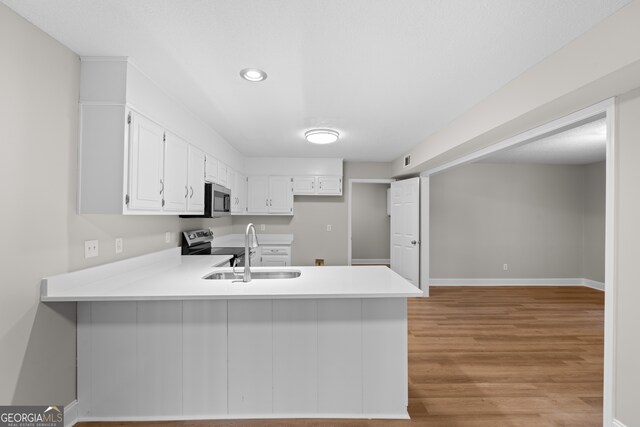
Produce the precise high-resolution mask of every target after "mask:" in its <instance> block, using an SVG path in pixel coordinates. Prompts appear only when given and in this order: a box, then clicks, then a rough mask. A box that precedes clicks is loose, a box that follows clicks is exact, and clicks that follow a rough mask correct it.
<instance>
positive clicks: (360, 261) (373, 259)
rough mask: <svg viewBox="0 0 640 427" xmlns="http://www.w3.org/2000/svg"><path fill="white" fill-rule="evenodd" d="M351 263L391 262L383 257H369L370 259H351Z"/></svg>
mask: <svg viewBox="0 0 640 427" xmlns="http://www.w3.org/2000/svg"><path fill="white" fill-rule="evenodd" d="M351 264H352V265H353V264H364V265H369V264H391V260H389V259H388V258H387V259H383V258H371V259H352V260H351Z"/></svg>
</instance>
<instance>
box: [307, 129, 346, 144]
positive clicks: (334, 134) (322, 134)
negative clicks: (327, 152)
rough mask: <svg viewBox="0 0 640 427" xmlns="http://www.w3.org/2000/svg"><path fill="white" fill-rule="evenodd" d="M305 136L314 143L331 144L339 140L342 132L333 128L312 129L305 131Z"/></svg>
mask: <svg viewBox="0 0 640 427" xmlns="http://www.w3.org/2000/svg"><path fill="white" fill-rule="evenodd" d="M304 137H305V138H306V140H307V141H309V142H311V143H313V144H331V143H332V142H336V141H337V140H338V138H339V137H340V134H339V133H338V131H336V130H333V129H310V130H308V131H306V132H305V133H304Z"/></svg>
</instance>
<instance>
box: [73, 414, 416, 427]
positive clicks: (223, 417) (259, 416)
mask: <svg viewBox="0 0 640 427" xmlns="http://www.w3.org/2000/svg"><path fill="white" fill-rule="evenodd" d="M297 418H321V419H322V418H328V419H340V418H342V419H355V420H367V419H368V420H408V419H409V414H408V413H407V412H406V411H404V412H399V413H385V414H379V413H372V414H368V413H362V414H359V413H355V414H354V413H324V412H322V413H289V412H286V413H263V414H210V415H166V416H148V417H145V416H143V417H135V416H134V417H82V419H80V420H78V421H81V422H138V421H177V420H185V421H191V420H253V419H265V420H269V419H297ZM65 427H66V426H65Z"/></svg>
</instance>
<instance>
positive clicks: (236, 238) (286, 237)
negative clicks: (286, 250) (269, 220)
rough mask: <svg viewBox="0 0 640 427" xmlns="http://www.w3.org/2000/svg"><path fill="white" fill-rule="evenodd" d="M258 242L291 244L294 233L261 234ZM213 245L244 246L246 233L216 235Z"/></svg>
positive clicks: (263, 243)
mask: <svg viewBox="0 0 640 427" xmlns="http://www.w3.org/2000/svg"><path fill="white" fill-rule="evenodd" d="M256 235H257V236H258V243H260V246H264V245H291V244H292V243H293V234H260V233H256ZM211 246H213V247H214V248H219V247H242V246H244V234H226V235H224V236H220V237H214V238H213V242H211Z"/></svg>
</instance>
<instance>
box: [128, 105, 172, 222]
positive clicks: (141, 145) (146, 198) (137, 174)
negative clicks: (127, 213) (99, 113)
mask: <svg viewBox="0 0 640 427" xmlns="http://www.w3.org/2000/svg"><path fill="white" fill-rule="evenodd" d="M129 132H130V138H129V209H134V210H148V211H160V210H161V209H162V197H163V192H164V188H163V187H164V177H163V169H164V165H163V163H164V155H163V154H164V131H163V129H162V128H161V127H160V126H158V125H157V124H155V123H154V122H152V121H151V120H149V119H146V118H145V117H143V116H141V115H139V114H136V113H134V112H131V126H130V128H129Z"/></svg>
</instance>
